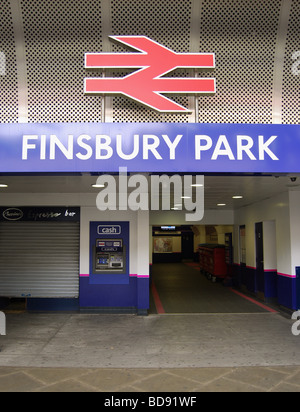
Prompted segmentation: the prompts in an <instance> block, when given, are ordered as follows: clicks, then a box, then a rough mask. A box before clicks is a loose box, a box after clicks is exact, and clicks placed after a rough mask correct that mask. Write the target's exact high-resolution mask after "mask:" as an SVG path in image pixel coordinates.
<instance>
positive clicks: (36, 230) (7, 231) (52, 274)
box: [0, 222, 79, 297]
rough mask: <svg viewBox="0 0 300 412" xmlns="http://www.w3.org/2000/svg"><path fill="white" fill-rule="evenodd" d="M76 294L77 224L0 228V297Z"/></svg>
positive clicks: (8, 224) (24, 224)
mask: <svg viewBox="0 0 300 412" xmlns="http://www.w3.org/2000/svg"><path fill="white" fill-rule="evenodd" d="M78 294H79V223H70V222H67V223H66V222H2V223H1V224H0V296H8V297H22V296H27V297H28V296H30V297H78Z"/></svg>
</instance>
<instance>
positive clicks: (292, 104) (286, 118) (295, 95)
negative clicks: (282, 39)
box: [282, 0, 300, 124]
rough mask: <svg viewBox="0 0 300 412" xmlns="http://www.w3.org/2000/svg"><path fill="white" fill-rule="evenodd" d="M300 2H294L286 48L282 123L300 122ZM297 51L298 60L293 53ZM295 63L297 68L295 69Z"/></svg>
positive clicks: (296, 0) (295, 0)
mask: <svg viewBox="0 0 300 412" xmlns="http://www.w3.org/2000/svg"><path fill="white" fill-rule="evenodd" d="M299 22H300V2H299V1H298V0H294V1H293V3H292V8H291V13H290V20H289V25H288V34H287V41H286V48H285V62H284V80H283V99H282V100H283V105H282V123H286V124H290V123H291V124H299V123H300V70H299V68H300V64H298V65H297V61H298V62H299V61H300V24H299ZM295 52H299V53H297V56H298V58H297V60H294V59H293V54H294V53H295ZM293 65H296V66H297V67H295V68H296V69H297V70H296V71H295V70H293Z"/></svg>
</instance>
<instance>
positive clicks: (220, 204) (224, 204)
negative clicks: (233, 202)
mask: <svg viewBox="0 0 300 412" xmlns="http://www.w3.org/2000/svg"><path fill="white" fill-rule="evenodd" d="M217 206H220V207H221V206H226V203H218V204H217Z"/></svg>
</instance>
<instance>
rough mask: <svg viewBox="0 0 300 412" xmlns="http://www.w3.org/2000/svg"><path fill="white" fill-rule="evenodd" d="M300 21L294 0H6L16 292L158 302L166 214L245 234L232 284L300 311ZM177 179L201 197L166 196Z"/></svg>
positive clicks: (90, 301) (0, 49) (6, 275)
mask: <svg viewBox="0 0 300 412" xmlns="http://www.w3.org/2000/svg"><path fill="white" fill-rule="evenodd" d="M299 18H300V5H299V2H298V1H296V0H275V1H274V0H272V1H271V0H268V1H264V2H261V1H258V0H242V1H235V0H225V1H222V2H220V1H218V0H213V1H211V0H209V1H208V0H172V1H169V0H166V1H163V2H161V1H156V0H155V1H152V2H151V6H149V2H146V1H144V0H132V1H125V0H90V1H86V0H76V1H70V0H64V1H61V0H59V1H55V2H50V3H49V2H45V1H40V0H26V1H25V0H24V1H23V0H4V1H3V5H2V13H1V16H0V19H1V25H0V32H1V36H0V101H1V109H0V122H1V124H0V173H1V176H0V178H1V181H0V184H1V185H2V187H1V186H0V212H1V213H0V303H1V305H2V306H5V304H6V302H7V300H8V299H10V298H24V299H26V302H27V308H28V309H29V310H41V309H42V310H62V309H65V310H80V311H82V312H84V311H97V312H99V311H102V312H129V313H132V312H134V313H138V314H142V315H145V314H147V311H148V309H149V293H150V282H151V265H152V263H154V262H153V260H155V259H153V256H154V255H153V252H154V240H153V239H154V237H153V228H155V227H158V228H162V227H166V228H167V229H165V230H170V228H171V227H175V228H179V227H184V226H189V228H190V229H191V231H192V232H193V234H194V245H193V252H196V249H197V245H198V244H201V243H205V242H206V241H207V232H208V228H211V227H214V228H215V234H216V236H217V237H216V239H215V240H216V241H217V242H218V243H224V241H225V235H226V234H227V233H228V231H229V232H230V233H231V235H232V246H233V248H232V250H233V256H232V277H233V279H234V282H235V286H237V287H239V288H242V289H243V290H244V291H247V292H249V293H252V294H254V295H256V296H257V297H259V298H260V299H263V300H266V301H268V300H270V301H275V302H276V303H277V304H279V305H280V306H282V307H283V308H287V309H289V310H297V309H299V306H300V282H299V278H298V277H299V276H300V273H298V268H299V267H300V254H299V244H300V219H299V204H300V189H299V186H298V184H299V182H298V176H300V163H299V159H298V158H299V154H300V126H299V120H300V112H299V102H300V92H299V90H300V89H299V81H300V36H299V24H298V22H299ZM162 176H167V177H168V178H169V179H171V178H172V176H173V177H174V176H180V178H181V183H182V186H181V189H182V193H181V195H184V194H187V193H186V192H184V191H185V190H186V191H187V192H188V191H189V188H190V187H191V185H192V184H194V192H193V193H192V195H191V197H193V199H194V200H193V202H192V201H191V202H190V203H189V202H188V201H184V200H186V199H184V198H185V197H189V196H180V195H178V196H179V199H177V201H178V200H180V202H181V206H180V207H179V208H178V207H176V202H175V201H174V198H173V203H172V204H171V203H170V204H169V207H163V196H162V194H161V191H159V192H158V193H157V192H155V193H154V196H152V197H151V195H153V193H151V188H152V186H151V183H153V182H155V177H162ZM152 178H153V179H152ZM197 179H198V180H197ZM199 179H200V180H201V179H203V181H202V180H201V183H199V182H200V180H199ZM235 181H237V182H239V183H237V186H236V190H235V192H232V193H231V192H230V189H229V188H227V189H226V190H225V187H226V185H228V187H231V188H232V187H233V186H234V183H233V182H235ZM161 182H163V180H162V181H161ZM168 182H170V180H169V181H168ZM178 182H179V181H178V180H177V183H178ZM297 182H298V183H297ZM197 183H198V185H197ZM215 184H218V185H219V186H218V187H219V189H220V190H219V194H220V193H221V192H222V189H221V187H222V186H223V187H224V190H225V192H224V195H225V194H226V195H227V196H229V195H230V198H232V196H233V195H237V194H244V200H243V202H242V203H241V204H240V206H239V205H238V204H236V203H231V204H227V205H225V204H223V206H222V205H221V203H220V201H221V196H220V197H219V199H217V194H218V193H215V192H214V191H213V188H212V187H211V186H210V185H215ZM94 185H96V187H95V186H94ZM195 185H196V186H195ZM264 185H265V188H266V189H264ZM170 186H171V185H170ZM250 186H252V187H253V190H252V195H250V194H249V191H248V189H249V187H250ZM268 187H272V190H268ZM264 190H265V194H264ZM237 191H239V192H240V193H237ZM173 192H176V189H175V185H174V190H173ZM173 192H172V193H171V194H172V195H174V193H173ZM241 192H243V193H241ZM258 194H259V195H258ZM155 195H157V196H158V198H159V199H160V200H157V199H156V198H155ZM197 196H198V197H197ZM247 196H248V198H246V197H247ZM214 199H215V202H214ZM151 200H152V203H151ZM175 200H176V199H175ZM157 205H159V206H157ZM151 206H152V207H151ZM202 209H203V210H202ZM202 212H203V213H202ZM162 230H163V229H162ZM168 236H169V234H168ZM161 237H162V238H164V237H166V236H163V235H162V236H161ZM176 242H177V240H176V239H175V240H174V242H173V249H172V250H170V251H167V253H169V254H170V255H175V254H176V256H178V253H179V254H183V250H182V244H179V243H178V242H177V243H176ZM157 257H158V256H154V258H157Z"/></svg>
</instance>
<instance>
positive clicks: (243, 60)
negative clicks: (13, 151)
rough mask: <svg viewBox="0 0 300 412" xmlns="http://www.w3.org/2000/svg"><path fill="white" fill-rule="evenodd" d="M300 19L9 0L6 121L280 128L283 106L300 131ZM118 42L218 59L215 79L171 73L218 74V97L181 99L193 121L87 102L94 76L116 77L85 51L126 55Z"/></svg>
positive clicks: (285, 117)
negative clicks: (88, 81)
mask: <svg viewBox="0 0 300 412" xmlns="http://www.w3.org/2000/svg"><path fill="white" fill-rule="evenodd" d="M285 10H288V13H289V15H288V24H287V23H284V24H286V27H283V30H282V21H283V20H282V16H283V15H284V13H285ZM299 18H300V3H299V1H298V0H266V1H261V0H239V1H237V0H163V1H159V0H151V1H146V0H130V1H128V0H89V1H87V0H56V1H52V2H51V1H50V2H49V1H46V0H2V2H1V14H0V22H1V25H0V34H1V36H0V53H1V52H2V53H4V55H5V58H6V61H7V63H6V73H5V76H2V75H1V74H0V103H1V111H0V122H3V123H9V122H18V121H20V120H21V119H22V116H23V118H24V119H23V120H24V121H25V122H26V121H27V122H31V123H32V122H103V121H105V122H180V123H182V122H195V121H196V122H204V123H207V122H210V123H216V122H221V123H225V122H226V123H272V122H274V113H275V112H276V111H277V110H278V109H279V112H280V116H281V117H280V118H279V121H280V122H282V123H292V124H298V123H299V120H300V119H299V117H300V115H299V110H298V107H299V104H300V92H299V79H300V76H295V75H294V74H293V73H292V71H291V67H292V64H293V60H292V59H291V56H292V54H293V53H294V52H296V51H297V50H300V36H299V34H300V33H299V30H300V29H299ZM283 26H284V25H283ZM110 35H145V36H148V37H150V38H152V39H153V40H155V41H157V42H159V43H161V44H163V45H165V46H166V47H168V48H170V49H172V50H174V51H176V52H214V53H215V55H216V69H215V70H214V71H213V72H209V71H205V70H201V71H200V70H199V71H198V70H197V71H196V73H195V71H194V70H180V71H178V70H176V71H175V72H173V73H171V75H172V76H195V75H198V76H200V75H201V77H203V76H208V77H211V76H212V77H215V78H216V82H217V93H216V95H214V96H202V95H201V96H197V97H195V96H189V95H181V96H172V99H174V100H175V101H176V102H178V103H180V104H181V105H183V106H185V107H187V108H189V109H190V110H191V114H171V113H168V114H161V113H159V112H156V111H154V110H153V109H150V108H147V107H145V106H142V105H140V104H138V103H136V102H134V101H132V100H130V99H129V98H126V97H123V96H115V97H113V98H111V97H106V98H105V99H104V98H103V96H94V95H93V96H86V95H84V87H83V82H84V78H85V77H88V76H94V77H96V76H104V75H105V76H107V75H108V73H107V72H105V71H103V70H101V69H100V70H97V71H89V70H86V69H85V68H84V53H86V52H101V51H106V52H107V51H112V52H114V51H120V50H122V51H124V49H123V48H122V47H120V46H116V45H114V44H111V42H110V41H109V37H108V36H110ZM279 45H280V47H282V45H283V52H284V53H283V55H282V56H281V55H278V54H276V53H277V52H278V49H279ZM0 56H1V55H0ZM283 65H284V66H283ZM278 67H279V68H281V69H282V70H281V72H280V70H279V73H280V76H279V77H278V70H277V68H278ZM276 73H277V74H276ZM275 74H276V75H277V77H276V75H275ZM118 75H122V73H118ZM278 85H279V87H278ZM274 97H275V98H276V99H277V100H276V99H274ZM275 100H276V102H277V103H276V104H277V106H276V107H275V104H274V101H275Z"/></svg>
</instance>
